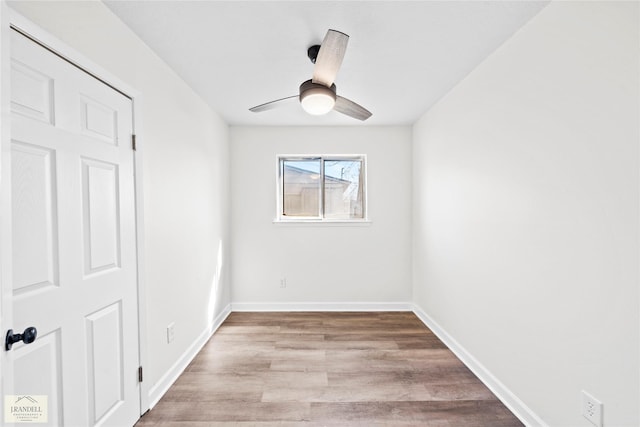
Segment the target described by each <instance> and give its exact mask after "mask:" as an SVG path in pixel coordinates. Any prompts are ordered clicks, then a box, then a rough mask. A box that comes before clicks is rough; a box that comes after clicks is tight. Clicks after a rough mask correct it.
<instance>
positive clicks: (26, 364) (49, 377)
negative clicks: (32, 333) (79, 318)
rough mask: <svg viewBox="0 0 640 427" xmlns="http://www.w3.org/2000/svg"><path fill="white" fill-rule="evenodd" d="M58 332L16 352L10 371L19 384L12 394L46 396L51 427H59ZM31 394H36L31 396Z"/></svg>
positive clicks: (42, 337) (39, 338)
mask: <svg viewBox="0 0 640 427" xmlns="http://www.w3.org/2000/svg"><path fill="white" fill-rule="evenodd" d="M60 356H61V350H60V331H59V330H55V331H52V332H50V333H48V334H46V335H44V336H39V337H38V339H36V340H35V341H34V342H33V343H32V344H30V345H27V346H21V347H20V348H16V349H15V354H14V362H13V369H14V371H15V372H16V373H18V375H17V376H19V377H20V381H19V382H17V383H16V386H15V389H14V392H13V393H12V394H15V395H18V396H23V395H33V394H36V395H41V396H42V395H43V396H47V402H48V413H47V418H48V422H49V424H50V425H62V422H61V421H62V420H61V419H60V415H61V413H62V411H61V407H60V406H61V404H62V399H61V395H62V388H61V384H62V370H61V363H60ZM34 390H36V391H37V393H34Z"/></svg>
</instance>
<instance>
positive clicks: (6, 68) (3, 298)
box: [0, 1, 15, 420]
mask: <svg viewBox="0 0 640 427" xmlns="http://www.w3.org/2000/svg"><path fill="white" fill-rule="evenodd" d="M9 13H10V10H9V7H8V6H7V3H6V2H5V1H0V331H2V332H4V331H7V330H8V329H10V328H14V327H15V326H14V324H13V305H12V302H13V286H11V283H12V262H11V256H10V254H11V252H12V242H11V214H10V212H11V186H10V185H7V184H6V183H5V182H4V180H7V182H8V181H9V180H10V179H11V159H10V157H9V147H10V144H11V119H10V117H11V115H10V112H11V108H10V106H9V103H10V99H11V93H10V92H11V79H10V73H11V67H10V63H11V58H10V54H9V48H10V42H9V39H10V35H9V34H10V31H11V30H10V29H9ZM2 350H4V349H2ZM12 361H13V358H12V355H11V353H10V352H8V351H2V354H0V396H5V395H7V394H9V393H13V390H14V387H13V378H14V372H13V369H8V368H9V367H11V368H13V362H12ZM4 411H5V408H4V405H2V408H0V417H1V418H0V419H2V420H4V419H5V415H4Z"/></svg>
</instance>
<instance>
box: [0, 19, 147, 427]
mask: <svg viewBox="0 0 640 427" xmlns="http://www.w3.org/2000/svg"><path fill="white" fill-rule="evenodd" d="M11 33H12V35H11V146H10V157H11V183H10V188H11V205H12V206H11V209H10V212H8V213H10V214H11V220H12V247H13V249H12V260H11V263H10V264H11V266H12V282H13V284H12V285H13V295H12V299H13V325H11V326H10V327H11V328H12V329H14V331H15V332H22V331H23V330H24V329H25V328H27V327H30V326H34V327H35V328H37V331H38V337H37V339H36V340H35V342H33V343H32V344H29V345H26V344H24V343H22V342H19V343H17V344H15V345H14V346H13V348H12V350H10V352H9V353H8V354H7V355H8V360H9V363H10V365H11V364H13V367H11V366H7V367H3V369H7V368H8V369H12V372H13V376H14V378H13V386H12V390H11V389H10V388H9V387H7V388H6V389H5V394H10V395H16V396H20V397H22V396H46V400H47V402H46V403H47V408H48V414H47V418H48V422H47V424H48V425H52V426H63V425H64V426H93V425H105V426H106V425H112V426H119V427H120V426H130V425H133V424H134V423H135V422H136V420H137V419H138V418H139V414H140V394H139V386H140V385H139V382H138V374H137V371H138V365H139V359H138V318H137V313H138V302H137V283H136V237H135V236H136V234H135V205H134V202H135V200H134V197H135V196H134V170H133V160H134V159H133V150H132V147H131V138H132V105H131V100H130V99H129V98H127V97H125V96H124V95H122V94H121V93H119V92H117V91H115V90H114V89H112V88H110V87H109V86H107V85H106V84H104V83H102V82H100V81H99V80H97V79H95V78H94V77H92V76H90V75H89V74H87V73H86V72H84V71H82V70H80V69H79V68H77V67H75V66H74V65H72V64H70V63H69V62H67V61H65V60H63V59H61V58H60V57H58V56H57V55H55V54H53V53H52V52H50V51H48V50H47V49H45V48H43V47H41V46H40V45H38V44H36V43H35V42H33V41H31V40H30V39H28V38H26V37H24V36H23V35H21V34H19V33H18V32H16V31H14V30H12V31H11ZM3 185H7V184H6V183H5V184H3ZM7 211H8V210H7V209H6V207H5V208H4V212H5V213H7ZM5 387H6V385H5ZM5 415H6V414H5ZM40 425H42V424H40Z"/></svg>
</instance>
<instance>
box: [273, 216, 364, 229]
mask: <svg viewBox="0 0 640 427" xmlns="http://www.w3.org/2000/svg"><path fill="white" fill-rule="evenodd" d="M273 223H274V224H275V225H278V226H285V227H296V226H298V227H300V226H303V227H313V226H318V227H369V226H370V225H371V223H372V221H371V220H368V219H352V220H348V219H345V220H339V219H333V220H332V219H277V218H276V219H274V220H273Z"/></svg>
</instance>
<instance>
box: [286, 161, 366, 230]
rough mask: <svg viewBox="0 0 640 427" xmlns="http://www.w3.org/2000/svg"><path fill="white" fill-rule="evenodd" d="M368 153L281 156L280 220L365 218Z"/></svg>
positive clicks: (349, 219) (348, 219)
mask: <svg viewBox="0 0 640 427" xmlns="http://www.w3.org/2000/svg"><path fill="white" fill-rule="evenodd" d="M365 163H366V162H365V157H364V156H280V157H279V158H278V164H279V165H278V219H279V220H290V219H291V220H327V221H330V220H338V221H340V220H347V221H351V220H364V219H365V218H366V202H365V197H366V193H365V181H366V180H365Z"/></svg>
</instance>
